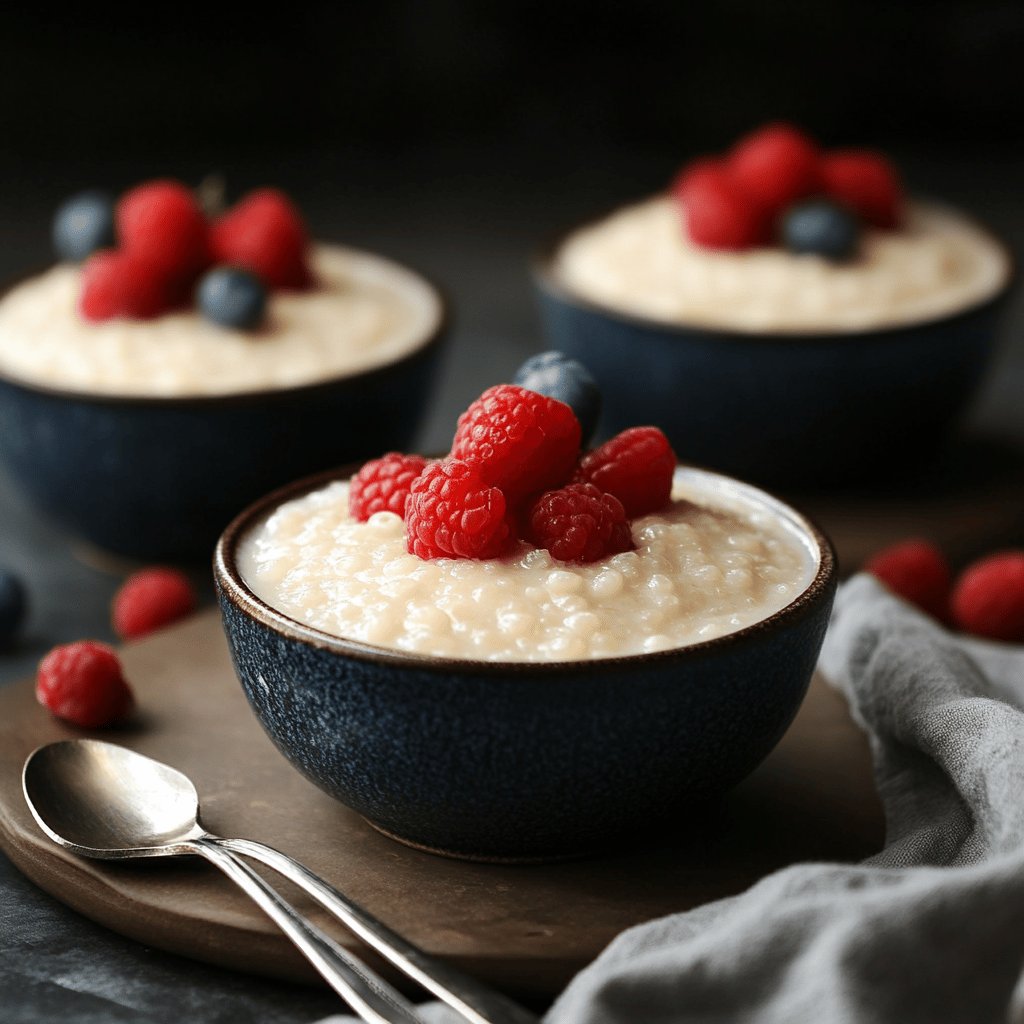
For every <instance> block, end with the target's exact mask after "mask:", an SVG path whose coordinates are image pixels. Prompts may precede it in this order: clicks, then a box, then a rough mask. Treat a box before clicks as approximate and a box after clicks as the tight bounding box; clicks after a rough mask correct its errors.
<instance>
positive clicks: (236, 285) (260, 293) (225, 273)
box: [199, 267, 267, 331]
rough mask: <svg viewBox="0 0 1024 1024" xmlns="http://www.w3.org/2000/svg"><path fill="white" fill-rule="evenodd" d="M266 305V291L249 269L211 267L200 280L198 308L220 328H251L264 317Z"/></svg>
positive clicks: (244, 329) (245, 329)
mask: <svg viewBox="0 0 1024 1024" xmlns="http://www.w3.org/2000/svg"><path fill="white" fill-rule="evenodd" d="M266 308H267V290H266V288H264V287H263V282H262V281H261V280H260V279H259V278H258V277H257V276H256V275H255V274H250V273H249V271H248V270H239V269H238V268H237V267H214V268H213V270H211V271H210V272H209V273H208V274H207V275H206V276H205V277H204V278H203V279H202V281H200V282H199V309H200V311H201V312H202V314H203V316H205V317H206V319H207V320H212V321H213V322H214V323H215V324H220V325H221V327H237V328H240V329H241V330H243V331H247V330H251V329H252V328H253V327H256V326H258V325H259V323H260V322H261V321H262V320H263V314H264V313H265V312H266Z"/></svg>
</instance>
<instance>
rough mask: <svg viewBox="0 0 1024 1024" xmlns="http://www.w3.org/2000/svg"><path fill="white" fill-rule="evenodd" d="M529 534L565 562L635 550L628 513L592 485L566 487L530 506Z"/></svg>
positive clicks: (582, 560)
mask: <svg viewBox="0 0 1024 1024" xmlns="http://www.w3.org/2000/svg"><path fill="white" fill-rule="evenodd" d="M527 534H528V536H529V538H530V540H531V541H533V543H535V544H536V545H537V547H540V548H547V550H548V551H549V552H550V553H551V556H552V557H553V558H558V559H560V560H561V561H563V562H595V561H597V559H599V558H603V557H604V556H605V555H613V554H618V553H619V552H620V551H629V550H631V549H632V547H633V536H632V534H631V533H630V529H629V522H628V520H627V519H626V510H625V509H624V508H623V507H622V502H620V501H619V499H618V498H616V497H615V496H614V495H612V494H605V493H604V492H602V491H601V490H599V489H598V488H597V487H595V486H594V485H593V484H567V485H566V486H565V487H562V488H560V489H559V490H557V491H548V492H547V493H546V494H542V495H541V496H540V497H539V498H538V499H537V500H536V501H535V502H534V503H533V504H532V505H531V506H530V511H529V515H528V522H527Z"/></svg>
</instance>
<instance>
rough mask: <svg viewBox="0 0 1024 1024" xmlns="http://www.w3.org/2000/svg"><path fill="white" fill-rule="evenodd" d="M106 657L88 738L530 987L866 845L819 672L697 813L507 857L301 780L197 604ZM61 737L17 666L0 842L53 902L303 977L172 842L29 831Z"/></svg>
mask: <svg viewBox="0 0 1024 1024" xmlns="http://www.w3.org/2000/svg"><path fill="white" fill-rule="evenodd" d="M124 662H125V666H126V672H127V675H128V676H129V678H130V680H131V682H132V684H133V686H134V688H135V691H136V694H137V696H138V703H139V707H140V709H141V710H140V713H139V715H138V718H137V720H136V721H135V722H133V723H132V724H131V725H130V726H127V727H125V728H122V729H116V730H110V731H108V732H106V733H104V734H103V735H104V737H105V738H108V739H111V740H113V741H115V742H119V743H123V744H125V745H126V746H129V747H131V748H133V749H135V750H138V751H140V752H142V753H144V754H148V755H150V756H152V757H156V758H158V759H160V760H163V761H166V762H167V763H169V764H172V765H174V766H175V767H176V768H179V769H181V770H182V771H184V772H185V773H187V774H188V775H189V776H191V778H192V779H193V780H194V781H195V783H196V786H197V788H198V790H199V793H200V796H201V799H202V804H203V820H204V823H205V824H206V826H207V827H208V828H209V829H210V830H211V831H214V832H217V833H219V834H222V835H231V836H245V837H250V838H254V839H260V840H262V841H264V842H268V843H270V844H271V845H273V846H277V847H278V848H280V849H281V850H284V851H285V852H286V853H289V854H291V855H293V856H294V857H296V858H298V859H299V860H301V861H303V862H304V863H305V864H307V865H308V866H309V867H310V868H311V869H312V870H314V871H316V872H317V873H319V874H321V875H323V876H324V877H325V878H327V879H328V880H329V881H331V882H332V883H333V884H335V885H336V886H338V888H340V889H342V890H344V891H345V892H347V893H348V894H349V895H350V896H352V897H353V898H354V899H356V900H358V901H359V902H360V903H362V904H364V905H365V906H366V907H367V908H368V909H369V910H371V911H372V912H373V913H374V914H376V915H378V916H379V917H380V918H381V919H382V920H384V921H385V922H386V923H387V924H389V925H390V926H391V927H393V928H395V929H396V930H397V931H399V932H401V933H402V934H403V935H405V936H406V937H407V938H409V939H411V940H412V941H413V942H416V943H418V944H419V945H421V946H422V947H423V948H425V949H427V950H428V951H430V952H431V953H434V954H436V955H438V956H440V957H444V958H447V959H449V960H451V961H452V962H454V963H457V964H458V965H459V966H461V967H463V968H464V969H466V970H467V971H470V972H472V973H474V974H476V975H477V976H479V977H480V978H482V979H484V980H486V981H489V982H491V983H492V984H495V985H497V986H499V987H502V988H505V989H507V990H508V991H511V992H514V993H516V994H519V995H520V996H522V997H524V998H535V999H544V998H546V997H550V996H551V995H552V994H554V993H555V992H556V991H558V990H559V989H560V988H562V987H563V986H564V984H565V983H566V982H567V981H568V979H569V978H570V977H571V975H572V974H573V973H574V972H575V971H577V970H578V969H579V968H581V967H582V966H584V964H586V963H587V962H589V961H590V960H591V959H593V957H594V956H596V955H597V953H599V952H600V950H601V949H602V948H603V947H604V946H605V945H606V944H607V943H608V942H609V940H611V939H612V938H613V937H614V936H615V935H616V934H617V933H618V932H620V931H622V930H623V929H624V928H626V927H628V926H630V925H633V924H636V923H638V922H640V921H644V920H647V919H650V918H652V917H656V916H659V915H663V914H667V913H671V912H673V911H678V910H683V909H686V908H688V907H693V906H696V905H697V904H699V903H702V902H704V901H706V900H710V899H714V898H716V897H719V896H724V895H728V894H732V893H736V892H739V891H741V890H742V889H744V888H745V887H747V886H748V885H750V884H751V883H753V882H754V881H756V880H757V879H758V878H760V877H762V876H763V875H765V874H767V873H769V872H770V871H772V870H774V869H776V868H779V867H782V866H784V865H787V864H791V863H794V862H796V861H801V860H855V859H859V858H861V857H864V856H867V855H869V854H870V853H872V852H874V851H875V850H877V849H878V848H879V847H880V845H881V843H882V832H883V826H882V820H881V812H880V809H879V806H878V803H877V799H876V797H875V794H874V790H873V787H872V784H871V776H870V763H869V757H868V752H867V747H866V744H865V741H864V738H863V736H862V735H861V734H860V733H859V732H858V731H857V729H856V728H855V727H854V725H853V724H852V723H851V721H850V719H849V716H848V714H847V710H846V706H845V704H844V702H843V701H842V699H841V698H840V697H838V696H837V695H836V694H835V693H834V692H832V691H831V690H830V689H828V687H827V686H826V685H825V684H824V683H823V682H822V681H821V680H819V679H816V680H815V681H814V683H813V684H812V687H811V691H810V693H809V695H808V697H807V700H806V701H805V703H804V706H803V708H802V710H801V711H800V714H799V716H798V718H797V720H796V722H795V723H794V724H793V726H792V728H791V729H790V730H789V732H788V734H787V735H786V737H785V738H784V739H783V741H782V742H781V743H780V745H779V747H778V748H777V749H776V750H775V752H774V753H773V754H772V755H771V756H770V757H769V759H768V760H767V761H766V762H765V763H764V764H763V765H762V766H761V768H760V769H759V770H758V771H757V772H756V773H755V774H754V775H753V776H752V777H751V778H750V779H748V780H747V781H746V782H745V783H743V784H742V785H741V786H740V787H739V788H738V789H737V790H736V791H735V792H734V793H733V794H732V795H731V796H729V797H728V798H727V799H726V800H725V801H724V802H723V803H722V804H721V805H720V806H718V807H717V808H715V809H714V810H713V811H709V812H703V813H701V814H694V815H692V816H691V817H689V818H687V819H686V820H682V821H677V822H674V823H673V824H672V827H671V829H665V828H664V827H660V828H654V829H652V833H651V835H649V836H643V837H641V836H638V837H636V842H635V844H633V845H631V847H630V848H622V849H618V850H615V851H609V852H606V853H605V854H603V855H601V856H598V857H594V858H591V859H588V860H580V861H575V862H570V863H562V864H548V865H513V866H509V865H498V864H473V863H465V862H459V861H454V860H447V859H444V858H441V857H436V856H432V855H430V854H427V853H422V852H419V851H416V850H412V849H408V848H407V847H404V846H401V845H399V844H398V843H396V842H393V841H391V840H389V839H387V838H385V837H384V836H381V835H380V834H378V833H377V832H375V831H374V830H373V829H372V828H370V827H369V826H368V825H367V824H366V823H365V822H364V821H363V820H362V819H361V818H360V817H359V816H358V815H356V814H355V813H353V812H352V811H349V810H348V809H347V808H345V807H342V806H341V805H340V804H338V803H336V802H335V801H334V800H332V799H331V798H330V797H328V796H326V795H325V794H323V793H321V792H320V791H319V790H318V789H316V788H315V787H314V786H313V785H311V784H310V783H308V782H307V781H306V780H305V779H304V778H302V777H301V776H300V775H299V774H298V773H297V772H296V771H294V770H293V769H292V768H291V766H290V765H288V763H287V762H286V761H285V760H284V759H283V757H282V756H281V755H280V754H279V753H278V752H277V750H276V749H275V748H274V747H273V746H272V745H271V743H270V741H269V740H268V739H267V738H266V737H265V736H264V735H263V733H262V731H261V730H260V728H259V726H258V725H257V723H256V721H255V719H254V717H253V716H252V715H251V713H250V712H249V709H248V706H247V704H246V702H245V699H244V697H243V695H242V693H241V690H240V688H239V686H238V684H237V682H236V681H235V678H234V674H233V672H232V669H231V666H230V661H229V658H228V652H227V647H226V644H225V642H224V639H223V636H222V634H221V630H220V621H219V616H218V615H217V613H216V612H213V611H210V612H205V613H203V614H201V615H198V616H196V617H195V618H193V619H192V620H190V621H189V622H187V623H185V624H183V625H181V626H178V627H175V628H173V629H170V630H167V631H166V632H164V633H162V634H159V635H157V636H156V637H153V638H151V639H149V640H145V641H143V642H141V643H138V644H135V645H130V646H128V647H126V648H125V649H124ZM74 735H80V733H78V732H77V731H76V730H75V729H73V728H71V727H68V726H65V725H63V724H61V723H60V722H58V721H56V720H55V719H53V718H51V717H50V716H49V715H48V714H47V713H46V712H45V711H43V709H41V708H40V707H39V706H38V705H37V704H36V703H35V700H34V697H33V690H32V684H31V682H30V681H26V682H25V683H23V684H19V685H16V686H12V687H8V688H7V689H5V690H4V691H2V692H0V846H2V847H3V849H4V851H5V852H6V853H7V854H8V855H9V856H10V858H11V860H12V861H14V863H15V864H17V865H18V866H19V867H20V868H21V870H22V871H24V872H25V874H26V875H28V876H29V877H30V878H31V879H33V880H34V881H35V882H36V883H37V884H38V885H39V886H41V887H42V888H43V889H45V890H46V891H48V892H50V893H52V894H53V895H54V896H56V897H57V898H58V899H60V900H62V901H63V902H65V903H66V904H68V905H69V906H71V907H73V908H75V909H76V910H78V911H80V912H81V913H83V914H85V915H86V916H88V917H90V918H92V919H94V920H96V921H98V922H100V923H101V924H104V925H106V926H108V927H110V928H112V929H114V930H116V931H118V932H122V933H123V934H125V935H128V936H130V937H132V938H135V939H138V940H139V941H142V942H146V943H148V944H150V945H152V946H155V947H158V948H160V949H165V950H170V951H172V952H176V953H181V954H184V955H186V956H191V957H194V958H197V959H200V960H205V961H209V962H212V963H215V964H220V965H224V966H227V967H232V968H238V969H241V970H245V971H251V972H257V973H262V974H269V975H273V976H277V977H282V978H288V979H301V980H307V979H311V978H312V974H311V972H310V971H309V969H308V968H307V967H306V965H305V963H304V962H303V961H302V960H301V959H300V957H299V956H298V954H296V953H295V952H294V951H293V950H292V948H291V946H290V945H289V943H288V942H287V940H285V939H284V937H283V936H282V935H280V934H279V933H278V932H277V931H276V930H275V928H274V927H273V926H272V925H271V924H270V922H269V921H268V920H267V919H266V918H264V917H263V916H262V915H261V913H260V912H259V911H258V910H256V909H255V908H254V907H253V906H252V905H251V904H250V903H249V902H248V901H247V899H246V898H245V897H244V896H243V895H241V894H240V893H239V892H237V891H236V890H235V889H234V888H233V886H232V885H231V884H230V883H229V882H228V881H227V880H226V879H224V878H222V876H220V875H219V874H218V873H217V872H216V871H215V869H213V868H211V867H208V866H207V865H205V864H203V863H201V862H198V861H193V860H191V859H189V860H178V861H150V862H145V863H136V864H123V865H115V864H109V863H102V862H98V861H86V860H81V859H79V858H77V857H75V856H73V855H71V854H68V853H65V852H64V851H62V850H61V849H60V848H59V847H57V846H55V845H54V844H53V843H51V842H50V841H49V840H48V839H47V838H46V837H45V836H44V835H43V834H42V833H41V832H40V830H39V829H38V827H37V826H36V824H35V822H34V820H33V819H32V817H31V815H30V813H29V811H28V808H27V807H26V805H25V802H24V798H23V796H22V792H21V768H22V764H23V763H24V760H25V758H26V756H27V755H28V754H29V753H30V752H31V750H33V749H34V748H35V747H36V746H38V745H39V744H42V743H46V742H49V741H51V740H56V739H62V738H67V737H70V736H74ZM284 888H285V889H286V892H287V894H288V895H289V896H290V897H293V898H294V899H295V901H296V902H297V903H298V904H299V905H300V906H301V907H302V909H304V910H305V911H306V912H307V913H308V914H309V915H310V916H311V917H312V918H313V919H314V920H315V921H316V922H317V923H319V924H321V925H322V926H325V927H327V928H329V929H331V930H332V931H333V932H334V933H336V934H337V933H339V929H338V927H337V926H336V925H335V924H333V923H332V922H330V920H329V919H328V918H326V917H325V915H323V914H322V913H321V912H319V910H318V909H317V908H315V907H314V906H313V905H312V904H310V903H309V902H308V901H307V900H306V899H304V898H303V897H301V896H299V895H298V894H296V893H295V892H294V891H293V890H291V889H289V888H288V887H287V886H285V887H284ZM341 937H342V939H343V941H344V942H345V943H346V944H348V945H350V947H351V948H353V949H356V950H359V949H360V947H359V944H358V942H357V941H356V940H354V939H351V938H350V937H348V936H346V935H344V934H342V935H341ZM371 959H372V958H371ZM374 962H375V963H378V962H377V961H374Z"/></svg>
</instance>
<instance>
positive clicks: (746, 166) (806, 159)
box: [672, 122, 903, 259]
mask: <svg viewBox="0 0 1024 1024" xmlns="http://www.w3.org/2000/svg"><path fill="white" fill-rule="evenodd" d="M672 193H673V195H674V196H675V198H676V199H677V200H678V202H679V203H680V205H681V207H682V213H683V219H684V223H685V227H686V231H687V233H688V234H689V236H690V238H691V239H692V240H693V241H694V242H695V243H696V244H698V245H700V246H703V247H705V248H708V249H732V250H741V249H750V248H754V247H756V246H766V245H773V244H776V243H777V242H779V241H781V242H782V243H783V244H785V245H786V246H787V248H789V249H791V250H793V251H796V252H817V253H818V254H819V255H823V256H827V257H829V258H832V259H846V258H848V257H849V256H850V255H852V252H853V250H854V248H855V246H856V243H857V240H858V236H859V231H860V226H861V224H868V225H871V226H872V227H876V228H883V229H893V228H896V227H898V226H899V224H900V222H901V220H902V216H903V188H902V185H901V182H900V178H899V174H898V173H897V171H896V169H895V168H894V167H893V165H892V164H891V162H890V161H889V160H888V159H887V158H886V157H885V156H883V155H882V154H880V153H877V152H874V151H872V150H861V149H842V150H829V151H824V150H822V149H821V148H820V147H819V146H818V145H817V144H816V143H815V142H814V140H813V139H811V138H810V137H809V136H808V135H806V134H805V133H803V132H801V131H800V130H799V129H798V128H795V127H794V126H793V125H790V124H785V123H782V122H777V123H774V124H768V125H765V126H764V127H762V128H760V129H758V130H757V131H755V132H752V133H751V134H750V135H747V136H746V137H744V138H742V139H740V141H739V142H738V143H737V144H736V145H735V146H734V147H733V148H732V150H731V151H730V152H728V153H726V154H724V155H722V156H718V157H701V158H699V159H697V160H695V161H693V162H692V163H690V164H688V165H687V166H686V167H684V168H683V170H682V171H681V172H680V174H679V175H678V176H677V178H676V179H675V181H674V183H673V185H672Z"/></svg>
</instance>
